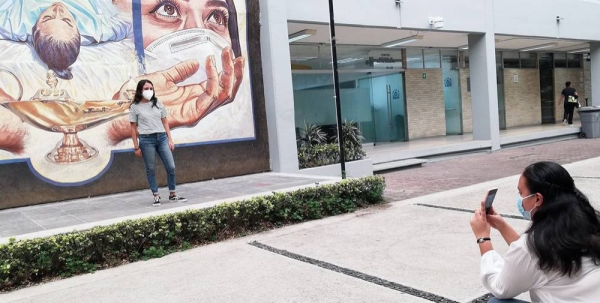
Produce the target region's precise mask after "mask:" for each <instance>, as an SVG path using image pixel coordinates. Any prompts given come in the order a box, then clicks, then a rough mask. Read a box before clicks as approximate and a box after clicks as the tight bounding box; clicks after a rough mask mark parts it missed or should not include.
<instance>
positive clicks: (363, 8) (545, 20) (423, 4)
mask: <svg viewBox="0 0 600 303" xmlns="http://www.w3.org/2000/svg"><path fill="white" fill-rule="evenodd" d="M285 1H286V3H287V18H288V20H289V21H302V22H319V23H328V22H329V6H328V5H329V4H328V3H329V2H328V0H302V1H298V0H285ZM367 3H368V4H367ZM486 3H488V2H486V1H481V0H402V7H401V9H400V10H401V14H400V12H399V9H398V7H397V6H396V3H395V1H394V0H369V1H368V2H367V1H365V0H334V5H335V21H336V23H337V24H345V25H361V26H379V27H390V28H397V27H400V26H401V27H402V28H406V29H429V24H428V21H429V17H430V16H431V17H433V16H440V17H443V18H444V21H445V22H444V28H443V29H442V30H443V31H462V32H476V33H483V32H485V31H486V22H488V21H486V18H485V10H486V7H485V5H486ZM493 6H494V7H493V11H494V20H493V22H494V29H495V33H496V34H505V35H518V36H532V37H549V38H554V37H560V38H570V39H582V40H598V41H600V30H598V29H600V18H598V16H600V1H599V0H526V1H524V0H495V1H493ZM556 16H561V17H562V18H564V19H563V20H561V22H560V25H557V23H556Z"/></svg>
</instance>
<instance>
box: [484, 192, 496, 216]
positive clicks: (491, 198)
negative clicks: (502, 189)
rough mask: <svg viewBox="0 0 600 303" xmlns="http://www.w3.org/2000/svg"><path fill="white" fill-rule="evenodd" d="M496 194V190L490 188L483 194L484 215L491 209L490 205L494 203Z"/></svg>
mask: <svg viewBox="0 0 600 303" xmlns="http://www.w3.org/2000/svg"><path fill="white" fill-rule="evenodd" d="M497 192H498V188H497V187H496V188H492V189H489V190H488V191H487V193H486V194H485V200H484V201H485V213H486V214H487V213H489V211H490V208H492V203H494V198H496V193H497Z"/></svg>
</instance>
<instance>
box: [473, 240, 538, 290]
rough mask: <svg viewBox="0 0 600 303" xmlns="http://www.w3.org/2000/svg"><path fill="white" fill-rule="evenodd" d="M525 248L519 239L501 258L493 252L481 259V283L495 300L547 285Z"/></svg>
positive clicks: (522, 241)
mask: <svg viewBox="0 0 600 303" xmlns="http://www.w3.org/2000/svg"><path fill="white" fill-rule="evenodd" d="M526 246H527V243H526V241H525V239H521V240H518V241H515V242H513V244H512V245H511V246H510V248H509V249H508V252H507V253H506V256H505V257H504V259H503V258H502V257H501V256H500V255H499V254H498V253H497V252H495V251H490V252H488V253H487V254H485V255H483V256H482V257H481V280H482V283H483V285H484V286H485V288H487V290H488V291H490V292H491V293H492V294H493V295H494V296H495V297H496V298H498V299H510V298H514V297H516V296H518V295H520V294H522V293H524V292H526V291H529V290H531V289H533V288H536V287H538V286H540V285H544V284H546V283H547V282H548V278H547V277H546V275H545V274H544V272H543V271H542V270H541V269H540V268H539V267H538V265H537V262H536V259H535V258H533V257H532V255H531V253H530V252H529V250H528V249H527V247H526Z"/></svg>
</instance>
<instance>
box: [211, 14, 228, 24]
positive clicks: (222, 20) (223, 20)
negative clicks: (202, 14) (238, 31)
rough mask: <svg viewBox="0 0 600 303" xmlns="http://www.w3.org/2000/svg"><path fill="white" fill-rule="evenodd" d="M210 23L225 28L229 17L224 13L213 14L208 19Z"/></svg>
mask: <svg viewBox="0 0 600 303" xmlns="http://www.w3.org/2000/svg"><path fill="white" fill-rule="evenodd" d="M208 22H210V23H214V24H216V25H219V26H225V25H227V16H226V15H225V14H224V13H222V12H213V13H212V14H210V17H208Z"/></svg>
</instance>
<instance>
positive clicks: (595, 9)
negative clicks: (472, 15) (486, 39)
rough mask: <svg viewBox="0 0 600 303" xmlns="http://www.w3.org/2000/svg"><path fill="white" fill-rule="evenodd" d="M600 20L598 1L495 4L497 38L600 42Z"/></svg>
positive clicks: (518, 0) (532, 0) (531, 0)
mask: <svg viewBox="0 0 600 303" xmlns="http://www.w3.org/2000/svg"><path fill="white" fill-rule="evenodd" d="M556 16H560V17H561V18H564V19H563V20H561V21H560V23H559V24H558V25H557V22H556ZM599 16H600V1H597V0H527V1H523V0H502V1H494V18H495V31H496V33H497V34H510V35H522V36H538V37H551V38H570V39H583V40H600V30H598V29H599V28H600V18H598V17H599Z"/></svg>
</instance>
